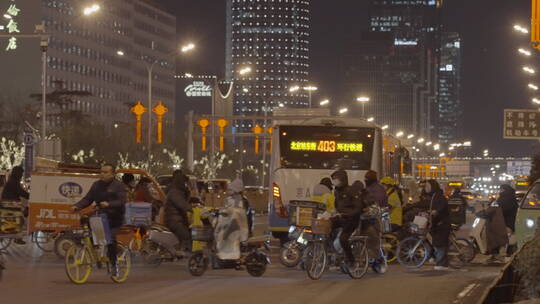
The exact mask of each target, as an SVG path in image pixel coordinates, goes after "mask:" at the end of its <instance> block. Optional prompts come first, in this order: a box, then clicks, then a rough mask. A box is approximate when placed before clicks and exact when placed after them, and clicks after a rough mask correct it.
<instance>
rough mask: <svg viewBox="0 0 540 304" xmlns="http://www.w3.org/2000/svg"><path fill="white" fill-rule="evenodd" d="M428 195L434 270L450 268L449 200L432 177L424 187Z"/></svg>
mask: <svg viewBox="0 0 540 304" xmlns="http://www.w3.org/2000/svg"><path fill="white" fill-rule="evenodd" d="M424 190H425V193H426V195H429V196H431V202H430V207H431V208H430V209H431V231H430V233H431V237H432V241H433V247H434V249H435V261H436V264H435V267H434V268H433V269H434V270H448V240H449V238H450V232H451V229H452V228H451V226H450V211H449V208H448V201H447V200H446V198H445V197H444V193H443V191H442V189H441V186H440V185H439V183H438V182H437V181H436V180H434V179H430V180H428V181H427V183H426V185H425V187H424Z"/></svg>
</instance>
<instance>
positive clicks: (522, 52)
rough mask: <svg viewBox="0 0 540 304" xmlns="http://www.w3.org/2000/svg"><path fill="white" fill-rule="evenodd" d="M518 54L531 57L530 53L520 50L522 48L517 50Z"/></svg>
mask: <svg viewBox="0 0 540 304" xmlns="http://www.w3.org/2000/svg"><path fill="white" fill-rule="evenodd" d="M518 52H520V53H521V54H523V55H525V56H531V52H530V51H527V50H525V49H522V48H519V49H518Z"/></svg>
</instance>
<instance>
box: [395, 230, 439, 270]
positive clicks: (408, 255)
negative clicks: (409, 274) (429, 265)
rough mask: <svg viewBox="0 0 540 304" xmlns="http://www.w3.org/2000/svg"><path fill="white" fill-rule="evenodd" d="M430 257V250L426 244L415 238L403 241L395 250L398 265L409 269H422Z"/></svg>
mask: <svg viewBox="0 0 540 304" xmlns="http://www.w3.org/2000/svg"><path fill="white" fill-rule="evenodd" d="M430 255H431V250H430V248H429V246H428V245H427V244H426V242H425V241H424V240H422V239H420V238H418V237H415V236H411V237H408V238H406V239H404V240H403V241H401V242H400V243H399V245H398V248H397V260H398V262H399V264H401V265H402V266H405V267H406V268H409V269H415V268H420V267H422V265H424V263H426V261H427V260H428V259H429V257H430Z"/></svg>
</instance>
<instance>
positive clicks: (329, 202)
mask: <svg viewBox="0 0 540 304" xmlns="http://www.w3.org/2000/svg"><path fill="white" fill-rule="evenodd" d="M311 200H313V201H315V202H317V203H321V204H324V205H325V206H326V211H328V212H329V213H334V212H335V211H336V205H335V204H336V203H335V202H336V199H335V197H334V193H333V192H332V180H331V179H330V178H328V177H325V178H323V179H322V180H321V182H320V183H319V184H317V185H315V187H314V188H313V195H312V196H311Z"/></svg>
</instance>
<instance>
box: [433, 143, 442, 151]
mask: <svg viewBox="0 0 540 304" xmlns="http://www.w3.org/2000/svg"><path fill="white" fill-rule="evenodd" d="M440 148H441V145H439V144H436V145H433V150H435V151H438V150H439V149H440Z"/></svg>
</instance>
